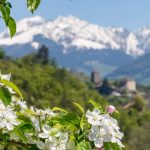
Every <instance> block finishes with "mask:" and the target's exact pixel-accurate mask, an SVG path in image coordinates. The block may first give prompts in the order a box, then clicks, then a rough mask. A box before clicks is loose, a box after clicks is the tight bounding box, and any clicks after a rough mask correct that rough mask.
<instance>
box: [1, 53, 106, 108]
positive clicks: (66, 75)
mask: <svg viewBox="0 0 150 150" xmlns="http://www.w3.org/2000/svg"><path fill="white" fill-rule="evenodd" d="M51 60H53V59H51ZM51 60H49V62H46V63H43V62H42V59H41V58H37V56H36V55H35V54H31V55H28V56H26V57H24V58H21V59H15V60H12V59H10V58H4V59H0V70H1V72H2V73H3V74H7V73H11V74H12V79H13V82H14V83H15V84H16V85H17V86H18V87H19V88H20V89H21V92H22V93H23V96H24V99H25V100H27V102H28V103H29V104H33V105H36V106H38V107H42V108H43V107H45V106H50V107H53V106H61V107H68V108H70V106H72V104H71V103H72V102H80V104H81V105H83V106H85V105H86V104H87V102H88V100H89V99H90V98H92V99H95V100H97V101H99V102H101V103H102V104H105V103H106V101H105V100H104V99H103V98H102V97H101V96H100V95H99V94H98V92H97V91H95V90H94V89H90V90H89V88H90V85H88V83H87V84H86V83H84V82H81V81H80V80H79V79H77V77H75V75H73V74H72V73H70V72H69V71H66V70H65V69H64V68H58V67H57V66H56V64H55V62H54V61H51Z"/></svg>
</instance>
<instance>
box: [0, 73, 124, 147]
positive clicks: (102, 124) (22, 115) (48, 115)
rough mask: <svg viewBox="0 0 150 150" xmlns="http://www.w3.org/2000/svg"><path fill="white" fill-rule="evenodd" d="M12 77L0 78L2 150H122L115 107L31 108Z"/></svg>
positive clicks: (96, 104) (0, 138) (93, 103)
mask: <svg viewBox="0 0 150 150" xmlns="http://www.w3.org/2000/svg"><path fill="white" fill-rule="evenodd" d="M10 78H11V75H10V74H8V75H2V74H0V84H1V87H0V135H1V136H0V149H1V150H5V149H8V150H9V149H11V150H12V149H14V150H20V149H21V150H84V149H85V150H92V149H93V150H94V149H103V148H104V149H105V150H110V149H113V150H120V149H122V147H124V145H123V144H122V143H121V139H122V137H123V133H121V132H120V128H119V126H118V123H117V120H116V119H114V118H113V117H112V116H111V114H112V113H114V112H115V111H116V110H115V107H114V106H111V105H110V106H107V107H106V109H103V108H102V107H101V105H99V103H96V102H94V101H92V100H90V103H91V104H92V105H93V107H94V108H92V111H91V109H90V110H87V111H85V110H84V108H83V107H82V106H81V105H80V104H78V103H73V104H74V105H75V106H76V107H77V108H78V109H79V110H80V111H81V115H78V114H77V113H76V112H70V111H67V110H64V109H61V108H58V107H54V108H53V109H52V110H51V109H50V108H47V109H45V110H41V109H36V108H35V107H34V106H33V107H28V106H27V105H26V102H25V101H22V100H23V97H22V94H21V92H20V90H19V89H18V88H17V86H16V85H15V84H14V83H12V82H10Z"/></svg>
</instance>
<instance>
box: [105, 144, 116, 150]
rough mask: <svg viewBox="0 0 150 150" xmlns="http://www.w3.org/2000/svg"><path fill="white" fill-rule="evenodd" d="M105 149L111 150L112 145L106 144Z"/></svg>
mask: <svg viewBox="0 0 150 150" xmlns="http://www.w3.org/2000/svg"><path fill="white" fill-rule="evenodd" d="M104 147H105V150H111V148H110V143H104ZM114 150H115V149H114Z"/></svg>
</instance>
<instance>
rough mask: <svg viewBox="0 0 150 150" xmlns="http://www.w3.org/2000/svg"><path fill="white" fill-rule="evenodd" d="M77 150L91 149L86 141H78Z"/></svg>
mask: <svg viewBox="0 0 150 150" xmlns="http://www.w3.org/2000/svg"><path fill="white" fill-rule="evenodd" d="M77 150H91V148H90V146H89V144H88V143H87V142H84V141H82V142H80V143H78V145H77Z"/></svg>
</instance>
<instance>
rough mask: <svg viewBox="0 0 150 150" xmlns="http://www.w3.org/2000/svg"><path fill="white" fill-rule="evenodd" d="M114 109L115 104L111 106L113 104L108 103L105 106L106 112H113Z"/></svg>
mask: <svg viewBox="0 0 150 150" xmlns="http://www.w3.org/2000/svg"><path fill="white" fill-rule="evenodd" d="M115 110H116V108H115V106H113V105H109V106H108V107H107V112H108V113H111V114H112V113H113V112H114V111H115Z"/></svg>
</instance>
